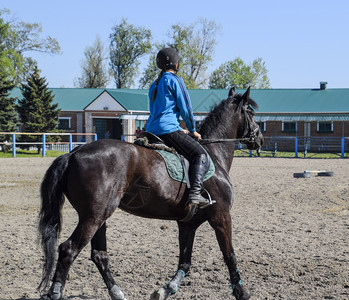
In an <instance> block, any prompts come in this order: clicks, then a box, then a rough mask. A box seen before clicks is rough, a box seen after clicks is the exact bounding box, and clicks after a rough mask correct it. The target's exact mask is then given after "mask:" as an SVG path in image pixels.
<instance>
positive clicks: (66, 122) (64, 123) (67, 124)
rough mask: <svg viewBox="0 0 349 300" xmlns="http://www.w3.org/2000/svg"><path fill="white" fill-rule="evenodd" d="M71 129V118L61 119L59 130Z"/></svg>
mask: <svg viewBox="0 0 349 300" xmlns="http://www.w3.org/2000/svg"><path fill="white" fill-rule="evenodd" d="M70 128H71V118H70V117H62V118H59V123H58V129H61V130H68V129H70Z"/></svg>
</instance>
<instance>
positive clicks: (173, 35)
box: [140, 19, 219, 89]
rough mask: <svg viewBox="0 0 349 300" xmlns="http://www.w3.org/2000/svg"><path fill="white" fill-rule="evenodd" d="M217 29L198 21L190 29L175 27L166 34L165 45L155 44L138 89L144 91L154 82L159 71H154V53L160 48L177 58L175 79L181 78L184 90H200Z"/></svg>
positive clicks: (155, 69) (204, 82) (204, 83)
mask: <svg viewBox="0 0 349 300" xmlns="http://www.w3.org/2000/svg"><path fill="white" fill-rule="evenodd" d="M218 29H219V27H218V26H217V25H216V23H215V22H213V21H207V20H206V19H201V20H199V21H197V22H195V23H194V24H191V25H188V26H186V25H183V24H176V25H173V26H171V29H170V31H169V33H168V36H169V38H170V41H169V42H168V43H163V44H156V45H155V51H154V52H153V53H152V54H151V56H150V58H149V62H148V65H147V67H146V69H145V70H144V72H143V77H142V78H141V80H140V87H141V88H148V87H150V85H151V84H152V83H153V81H154V80H155V79H156V78H157V76H158V74H159V72H160V71H159V69H158V68H157V67H156V61H155V58H156V55H157V52H158V51H159V50H160V49H162V48H164V47H172V48H175V49H176V50H177V51H178V53H179V55H180V57H181V60H180V68H179V72H178V75H179V76H181V77H182V78H183V80H184V82H185V85H186V87H187V88H190V89H195V88H203V87H205V85H206V81H207V78H206V76H205V72H206V70H207V66H208V64H209V62H210V61H212V55H213V52H214V48H215V45H216V38H215V37H216V34H217V32H218Z"/></svg>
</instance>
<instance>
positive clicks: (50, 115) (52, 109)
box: [18, 68, 60, 150]
mask: <svg viewBox="0 0 349 300" xmlns="http://www.w3.org/2000/svg"><path fill="white" fill-rule="evenodd" d="M21 91H22V95H23V99H21V100H19V103H18V113H19V115H20V119H21V121H22V124H23V125H22V130H21V131H22V132H32V133H40V132H59V130H58V129H57V125H58V121H59V113H60V109H58V104H52V101H53V100H54V99H53V98H54V96H53V95H52V91H50V90H49V89H48V87H47V83H46V79H45V78H44V77H40V73H39V70H38V69H37V68H36V69H35V70H34V72H33V73H32V74H31V75H30V76H29V77H28V79H27V83H25V84H22V86H21ZM54 140H57V137H52V136H49V137H48V138H47V141H54ZM21 141H22V142H23V141H25V142H38V136H34V135H33V136H31V135H23V136H22V137H21ZM38 150H40V147H38Z"/></svg>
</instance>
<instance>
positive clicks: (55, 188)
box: [38, 153, 70, 290]
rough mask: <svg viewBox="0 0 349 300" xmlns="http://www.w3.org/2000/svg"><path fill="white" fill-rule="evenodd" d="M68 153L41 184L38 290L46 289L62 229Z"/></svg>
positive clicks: (55, 164)
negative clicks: (40, 275) (40, 265)
mask: <svg viewBox="0 0 349 300" xmlns="http://www.w3.org/2000/svg"><path fill="white" fill-rule="evenodd" d="M69 158H70V153H67V154H64V155H62V156H60V157H58V158H56V159H55V160H54V161H53V163H52V165H51V166H50V167H49V169H48V170H47V171H46V174H45V176H44V179H43V181H42V183H41V209H40V213H39V239H40V242H41V246H42V249H43V252H44V265H43V273H42V280H41V283H40V285H39V287H38V289H39V290H44V289H46V288H47V286H48V284H49V281H50V276H51V274H52V271H53V267H54V262H55V254H56V248H57V240H58V237H59V233H60V231H61V227H62V224H61V223H62V217H61V208H62V206H63V204H64V195H63V191H64V186H65V180H64V177H65V171H66V169H67V166H68V163H69Z"/></svg>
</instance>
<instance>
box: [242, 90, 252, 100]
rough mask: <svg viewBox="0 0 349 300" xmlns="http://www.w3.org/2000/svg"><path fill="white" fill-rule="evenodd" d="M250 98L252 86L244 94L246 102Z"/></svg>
mask: <svg viewBox="0 0 349 300" xmlns="http://www.w3.org/2000/svg"><path fill="white" fill-rule="evenodd" d="M249 98H250V87H248V89H247V91H246V92H245V94H243V95H242V99H244V102H246V101H248V99H249Z"/></svg>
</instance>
